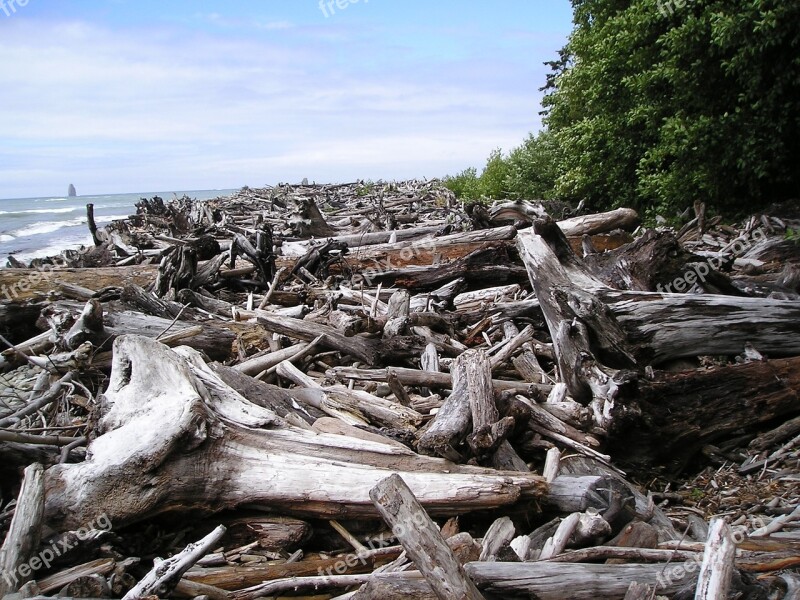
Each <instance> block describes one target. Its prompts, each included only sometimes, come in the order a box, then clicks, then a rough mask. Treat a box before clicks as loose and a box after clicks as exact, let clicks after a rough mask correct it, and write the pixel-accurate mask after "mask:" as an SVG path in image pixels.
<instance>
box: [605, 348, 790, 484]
mask: <svg viewBox="0 0 800 600" xmlns="http://www.w3.org/2000/svg"><path fill="white" fill-rule="evenodd" d="M798 390H800V358H798V357H795V358H781V359H773V360H768V361H754V362H751V363H748V364H742V365H732V366H725V367H717V368H714V369H709V370H706V369H704V370H700V371H688V372H683V373H661V374H659V375H658V376H657V377H656V379H655V380H654V381H647V380H642V381H639V383H638V393H636V394H634V395H632V396H631V397H630V398H629V399H626V401H625V402H624V403H622V405H620V406H619V408H618V410H615V411H613V412H614V415H615V418H614V421H613V423H614V425H613V427H612V429H611V431H610V432H609V433H610V434H611V436H610V440H609V443H610V447H609V450H610V452H611V454H612V456H613V457H614V459H615V462H616V463H617V464H620V465H621V466H623V467H626V468H628V467H637V466H638V467H641V466H644V465H648V464H661V465H664V466H665V467H667V468H668V469H669V470H671V471H675V472H677V471H680V470H681V469H682V468H683V467H684V466H685V465H686V462H687V461H688V460H689V458H691V456H692V455H694V454H696V453H697V452H698V451H699V450H700V449H701V448H702V447H703V446H705V445H706V444H713V443H714V442H716V441H717V440H719V439H723V438H725V436H729V435H730V434H731V433H733V432H735V431H739V430H742V431H746V430H748V429H753V428H755V427H756V426H759V425H765V424H767V423H769V422H771V421H774V420H776V419H780V418H782V417H783V418H785V417H787V416H791V415H794V414H797V413H798V412H800V392H798Z"/></svg>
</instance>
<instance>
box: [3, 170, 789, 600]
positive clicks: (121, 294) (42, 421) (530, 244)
mask: <svg viewBox="0 0 800 600" xmlns="http://www.w3.org/2000/svg"><path fill="white" fill-rule="evenodd" d="M556 216H557V218H558V221H555V220H553V219H552V218H551V216H549V214H548V210H547V207H546V206H542V205H541V204H538V203H532V202H513V203H503V204H498V205H495V206H492V207H486V206H482V205H471V206H463V205H462V204H461V203H460V202H458V201H457V200H456V199H455V197H454V196H453V195H452V193H451V192H450V191H449V190H448V189H446V188H445V187H444V186H443V185H442V184H441V182H439V181H435V180H434V181H406V182H394V183H384V182H378V183H372V182H356V183H353V184H344V185H308V184H303V185H278V186H275V187H266V188H259V189H250V188H243V189H242V190H241V191H239V192H238V193H236V194H234V195H233V196H231V197H227V198H218V199H215V200H211V201H206V202H194V201H192V200H190V199H188V198H181V199H176V200H174V201H172V202H166V203H165V202H164V201H163V200H162V199H160V198H153V199H143V200H142V202H141V203H139V204H138V205H137V214H136V215H134V216H131V217H130V218H128V219H126V220H123V221H117V222H114V223H112V224H111V225H109V226H108V227H106V228H101V229H98V230H97V231H96V236H97V245H96V246H95V247H93V248H91V249H89V250H86V251H83V252H68V253H65V255H64V256H62V257H59V258H58V259H55V258H54V259H42V260H37V261H34V263H33V264H32V265H30V266H24V265H15V268H11V269H3V270H0V284H2V285H4V286H5V287H4V289H5V290H7V291H8V293H7V294H6V296H7V297H8V301H7V302H3V304H2V305H0V334H2V336H3V338H2V339H3V341H5V342H6V345H7V348H6V349H5V350H4V351H3V352H2V355H1V357H0V361H1V362H0V364H1V365H2V368H3V371H4V373H3V374H2V376H0V457H2V460H0V476H1V477H2V478H1V479H0V482H2V505H0V529H1V530H2V531H3V534H4V537H5V543H4V544H3V546H2V550H0V567H1V568H2V570H3V572H2V577H0V598H13V599H15V600H16V599H18V598H38V597H53V596H55V595H58V596H62V597H88V598H125V599H129V600H132V599H134V598H146V597H153V596H158V597H191V598H194V597H207V598H211V599H214V600H222V599H230V600H251V599H252V600H254V599H256V598H278V597H280V598H287V597H295V598H307V599H310V598H316V599H319V598H337V599H341V600H344V599H345V598H349V599H374V598H381V599H382V600H387V599H392V598H398V599H399V598H403V599H405V598H414V599H417V598H419V599H428V598H431V599H435V598H439V599H451V598H476V599H477V598H486V599H490V598H518V597H519V598H530V597H535V598H541V599H545V600H547V599H558V598H565V597H569V598H573V599H582V598H586V599H592V600H597V599H603V598H608V599H612V598H619V599H622V598H630V599H636V598H648V599H652V598H656V597H666V598H687V597H691V596H694V597H696V598H727V597H729V595H730V594H749V595H748V596H747V597H751V598H777V599H780V598H787V599H788V598H793V597H797V596H796V594H797V590H798V589H800V575H798V572H800V558H798V557H800V529H798V526H799V525H800V512H799V511H798V508H797V507H798V504H799V503H800V493H798V490H800V486H798V485H797V484H798V477H800V476H799V475H798V472H800V469H798V466H799V462H800V455H798V452H799V451H800V421H799V420H800V395H798V389H800V295H798V294H799V293H800V287H799V286H800V275H798V273H800V245H798V244H797V243H796V242H794V241H792V240H790V239H785V237H784V234H785V232H786V231H787V230H788V229H789V228H792V227H797V225H798V222H797V221H796V220H794V221H793V220H791V219H787V218H784V217H782V215H781V213H780V212H779V211H778V212H775V213H774V214H771V215H758V216H754V217H752V218H750V219H749V220H748V221H746V222H745V223H743V224H742V225H741V226H740V227H738V228H734V227H730V226H727V225H724V224H723V223H722V222H721V220H720V219H718V218H710V219H709V218H707V216H706V214H705V207H703V206H702V205H699V204H698V205H697V206H695V217H694V218H693V219H691V220H689V221H688V222H687V223H685V224H684V225H683V226H682V227H680V228H678V229H674V228H666V227H660V228H658V229H644V228H641V227H638V228H637V224H638V217H637V215H636V214H635V213H634V212H633V211H630V210H628V209H618V210H616V211H611V212H609V213H603V214H563V213H559V214H557V215H556Z"/></svg>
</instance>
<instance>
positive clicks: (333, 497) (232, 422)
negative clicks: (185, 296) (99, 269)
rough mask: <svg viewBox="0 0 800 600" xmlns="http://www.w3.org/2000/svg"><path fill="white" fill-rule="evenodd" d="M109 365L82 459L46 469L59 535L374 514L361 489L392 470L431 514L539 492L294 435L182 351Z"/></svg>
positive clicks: (379, 450) (128, 347)
mask: <svg viewBox="0 0 800 600" xmlns="http://www.w3.org/2000/svg"><path fill="white" fill-rule="evenodd" d="M113 361H114V362H113V369H112V375H111V379H110V381H109V387H108V391H107V392H106V394H105V396H104V398H103V408H104V412H105V413H106V414H105V416H104V417H103V419H102V421H101V423H100V427H99V431H100V432H101V435H100V436H99V437H98V438H97V439H96V440H94V441H93V442H92V443H91V444H90V448H89V457H90V458H89V459H88V460H87V461H86V462H83V463H78V464H60V465H56V466H53V467H51V468H50V469H48V471H47V472H46V488H47V495H46V498H47V500H46V506H45V519H46V521H47V523H48V524H49V525H50V526H51V527H52V528H54V529H56V530H64V529H67V528H76V527H78V526H80V525H81V524H82V523H85V522H88V521H89V520H90V519H91V518H94V517H95V516H96V513H97V512H99V511H104V512H105V513H106V515H107V516H108V518H109V519H110V520H111V522H112V523H114V526H115V527H118V526H122V525H124V524H127V523H131V522H135V521H138V520H141V519H144V518H148V517H152V516H155V515H158V514H163V513H170V512H176V511H192V512H193V513H195V514H201V513H212V512H217V511H220V510H223V509H226V508H233V507H236V506H239V505H241V504H249V505H258V504H266V505H269V506H270V507H272V508H275V509H280V510H282V511H284V512H288V513H296V514H301V515H311V516H316V517H342V516H350V517H359V516H360V517H363V516H371V517H375V516H376V512H375V508H374V506H373V505H372V502H371V501H370V498H369V490H370V489H371V488H372V487H374V485H375V484H376V483H377V482H378V481H379V480H381V479H382V478H384V477H386V476H387V475H389V474H391V473H392V472H397V473H400V474H401V475H402V477H403V479H404V480H405V481H406V482H407V483H408V484H409V486H410V487H411V489H412V490H413V491H414V494H415V496H416V497H417V498H418V499H419V500H420V502H421V503H422V505H423V506H425V508H426V510H428V511H430V512H432V513H433V514H441V513H446V514H448V515H452V514H458V513H463V512H470V511H474V510H479V509H487V508H493V507H497V506H501V505H507V504H513V503H515V502H517V501H518V500H520V499H525V498H531V499H533V498H537V497H541V496H543V495H545V494H546V485H545V483H544V481H543V479H542V478H541V477H539V476H537V475H533V474H528V473H513V472H498V471H494V470H490V469H483V468H480V467H469V466H459V465H455V464H452V463H450V462H448V461H445V460H442V459H436V458H429V457H423V456H419V455H417V454H415V453H414V452H412V451H411V450H408V451H407V452H405V453H403V452H401V451H399V450H398V448H397V446H396V445H384V444H379V443H375V442H368V441H363V440H356V439H350V438H345V437H343V436H338V435H329V434H315V433H311V432H308V431H306V430H301V429H297V428H294V427H291V426H289V425H287V424H286V423H285V422H283V421H282V420H281V419H280V418H279V417H278V416H277V415H276V414H275V413H273V412H272V411H269V410H267V409H263V408H260V407H258V406H256V405H254V404H252V403H250V402H248V401H247V400H246V399H244V398H243V397H242V396H240V395H239V394H238V393H236V392H234V391H233V390H232V389H231V388H229V387H228V386H226V385H225V384H224V383H223V382H222V381H221V380H220V379H219V378H218V377H216V376H215V375H214V374H213V372H211V371H210V370H209V369H208V368H207V367H205V366H204V364H203V363H202V361H201V360H200V359H199V356H198V355H197V354H196V352H194V351H192V350H191V349H188V348H181V349H180V350H179V352H178V351H172V350H170V349H168V348H167V347H166V346H163V345H161V344H159V343H158V342H154V341H152V340H150V339H147V338H144V337H140V336H122V337H120V338H118V339H117V340H116V341H115V343H114V358H113ZM287 393H288V394H291V392H290V391H287Z"/></svg>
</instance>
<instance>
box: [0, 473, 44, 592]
mask: <svg viewBox="0 0 800 600" xmlns="http://www.w3.org/2000/svg"><path fill="white" fill-rule="evenodd" d="M43 513H44V469H43V468H42V465H40V464H32V465H30V466H29V467H27V468H26V469H25V476H24V478H23V480H22V488H21V489H20V492H19V497H18V498H17V507H16V510H15V511H14V517H13V518H12V519H11V526H10V527H9V530H8V533H7V534H6V538H5V541H4V542H3V546H2V548H0V573H2V577H0V598H2V597H3V596H5V595H6V594H7V593H9V592H15V591H17V590H18V589H19V588H20V586H21V585H22V584H24V583H25V582H26V581H29V580H30V578H31V575H32V574H33V572H34V571H35V569H36V568H41V566H42V561H41V559H40V558H39V557H33V558H31V556H32V555H33V553H34V552H35V551H36V549H37V548H38V546H39V539H40V537H41V533H42V515H43ZM51 554H52V552H51ZM29 559H30V562H29ZM51 560H52V558H51ZM34 561H36V563H38V567H37V566H35V565H34ZM48 566H49V565H48Z"/></svg>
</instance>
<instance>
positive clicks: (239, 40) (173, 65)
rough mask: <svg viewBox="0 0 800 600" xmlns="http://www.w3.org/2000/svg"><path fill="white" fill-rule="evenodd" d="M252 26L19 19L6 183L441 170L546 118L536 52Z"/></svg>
mask: <svg viewBox="0 0 800 600" xmlns="http://www.w3.org/2000/svg"><path fill="white" fill-rule="evenodd" d="M195 18H196V19H198V20H203V21H205V22H213V23H217V24H222V25H225V23H224V18H223V17H222V16H220V15H218V14H213V13H212V14H202V15H201V14H198V15H195ZM4 25H6V24H4ZM251 25H252V28H253V31H255V30H261V33H260V34H258V33H255V34H252V35H249V36H241V35H238V36H235V37H234V36H233V35H232V36H227V35H222V34H213V35H212V34H210V33H197V32H191V33H186V32H185V31H180V30H170V29H165V28H161V29H152V30H147V31H139V30H134V29H130V30H123V29H116V30H109V29H104V28H100V27H97V26H94V25H90V24H87V23H81V22H68V23H49V22H35V21H31V20H22V19H19V20H17V21H16V22H14V23H10V24H8V25H6V26H5V27H4V30H3V37H2V40H1V41H0V54H2V56H3V60H2V61H0V89H3V106H2V110H3V118H2V119H0V140H2V143H1V144H0V161H1V162H0V181H3V182H4V183H3V187H0V197H14V196H28V195H37V194H46V193H48V190H51V189H56V190H60V189H61V188H62V187H63V186H64V182H65V181H67V182H68V181H72V180H75V179H78V177H82V178H83V186H82V188H83V189H84V190H85V192H84V193H91V192H92V191H100V192H105V191H138V190H139V189H140V188H142V189H143V188H148V189H157V188H159V187H163V188H171V187H187V186H188V187H197V188H204V187H228V186H239V185H244V184H261V183H265V182H269V181H272V182H276V181H279V180H281V181H287V180H295V179H300V178H302V177H305V176H307V177H309V178H315V179H317V180H318V181H320V180H322V179H324V178H327V179H331V180H341V179H352V178H355V177H388V178H391V177H407V176H414V175H419V176H423V175H425V176H431V175H441V174H444V173H446V172H453V171H455V170H460V169H462V168H464V167H466V166H469V165H476V166H479V165H481V164H482V163H483V161H484V160H485V158H486V156H487V154H488V151H489V150H490V149H492V148H494V147H497V146H503V147H504V148H506V149H508V148H510V147H511V146H513V145H516V144H518V143H519V142H520V141H521V140H522V139H523V138H524V136H525V135H526V133H527V132H528V131H530V130H532V129H535V128H536V127H537V124H538V121H537V117H536V111H537V102H536V98H535V97H534V96H533V94H532V90H535V89H536V87H537V85H536V83H537V78H536V77H535V75H534V73H535V72H538V71H541V68H539V67H537V66H523V65H511V66H509V65H496V63H493V60H494V59H493V57H491V56H487V57H484V58H476V59H475V60H472V61H468V62H466V61H462V62H456V61H452V60H451V61H449V62H446V61H442V63H440V64H434V65H431V64H428V63H426V62H414V61H412V60H410V59H408V58H407V57H404V56H401V55H399V54H398V52H396V51H395V50H396V49H392V48H389V49H383V50H380V49H375V51H374V52H373V53H372V54H365V48H368V47H369V42H370V40H371V39H372V35H373V34H374V32H364V33H358V32H354V31H351V30H347V29H345V28H339V29H337V28H335V27H332V26H328V27H325V28H320V27H317V28H310V27H300V26H295V25H293V24H292V23H289V22H286V21H264V22H263V23H261V24H258V23H252V24H251ZM276 36H279V38H280V39H279V40H278V38H276ZM342 38H348V39H350V41H351V45H344V46H343V45H341V42H339V41H336V42H333V41H332V40H333V39H342ZM493 65H495V66H493ZM515 67H516V68H515ZM537 70H538V71H537ZM534 93H535V92H534ZM362 171H363V172H362ZM76 174H77V175H76ZM212 179H214V180H213V181H212ZM159 182H161V183H160V185H159ZM76 185H77V182H76ZM87 188H90V189H87Z"/></svg>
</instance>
